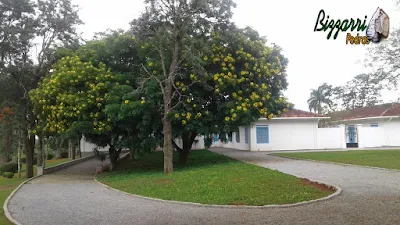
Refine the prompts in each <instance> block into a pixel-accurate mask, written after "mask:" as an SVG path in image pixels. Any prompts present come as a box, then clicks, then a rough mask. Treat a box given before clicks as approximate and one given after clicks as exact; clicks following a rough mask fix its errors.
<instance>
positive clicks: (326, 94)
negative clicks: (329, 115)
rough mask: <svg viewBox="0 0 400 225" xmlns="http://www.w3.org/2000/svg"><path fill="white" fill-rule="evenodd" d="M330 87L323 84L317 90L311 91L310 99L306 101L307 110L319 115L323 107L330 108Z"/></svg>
mask: <svg viewBox="0 0 400 225" xmlns="http://www.w3.org/2000/svg"><path fill="white" fill-rule="evenodd" d="M331 96H332V86H331V85H328V84H326V83H323V84H322V85H321V86H319V87H318V88H317V89H311V94H310V98H309V99H308V100H307V103H308V108H309V109H310V112H311V111H314V112H315V113H318V114H321V113H322V112H323V110H324V107H326V106H328V107H329V108H331V107H332V104H333V102H332V100H331V98H330V97H331Z"/></svg>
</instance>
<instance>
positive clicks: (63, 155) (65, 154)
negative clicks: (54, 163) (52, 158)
mask: <svg viewBox="0 0 400 225" xmlns="http://www.w3.org/2000/svg"><path fill="white" fill-rule="evenodd" d="M60 158H62V159H66V158H68V152H61V153H60Z"/></svg>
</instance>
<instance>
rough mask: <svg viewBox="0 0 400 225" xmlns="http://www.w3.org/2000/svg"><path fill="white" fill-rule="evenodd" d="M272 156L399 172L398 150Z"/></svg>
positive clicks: (299, 153)
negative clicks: (396, 170)
mask: <svg viewBox="0 0 400 225" xmlns="http://www.w3.org/2000/svg"><path fill="white" fill-rule="evenodd" d="M273 155H276V156H284V157H292V158H297V159H311V160H317V161H326V162H336V163H345V164H352V165H360V166H372V167H380V168H386V169H398V170H400V163H399V159H400V150H365V151H359V150H357V151H337V152H296V153H276V154H273Z"/></svg>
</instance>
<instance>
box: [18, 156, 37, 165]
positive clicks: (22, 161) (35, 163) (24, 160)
mask: <svg viewBox="0 0 400 225" xmlns="http://www.w3.org/2000/svg"><path fill="white" fill-rule="evenodd" d="M21 163H24V164H25V163H26V158H21ZM33 165H37V158H36V157H34V158H33Z"/></svg>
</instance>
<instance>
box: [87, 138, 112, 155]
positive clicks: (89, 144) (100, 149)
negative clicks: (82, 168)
mask: <svg viewBox="0 0 400 225" xmlns="http://www.w3.org/2000/svg"><path fill="white" fill-rule="evenodd" d="M80 145H81V151H82V153H89V152H90V153H91V152H93V149H94V148H95V147H96V145H95V144H92V143H89V142H87V141H86V140H85V139H84V138H82V139H81V143H80ZM99 151H101V152H102V151H108V146H107V147H105V148H99Z"/></svg>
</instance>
